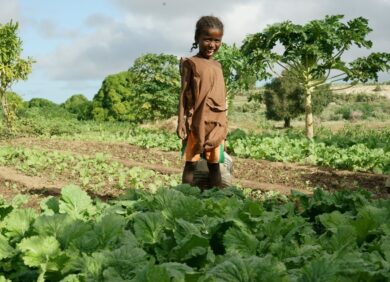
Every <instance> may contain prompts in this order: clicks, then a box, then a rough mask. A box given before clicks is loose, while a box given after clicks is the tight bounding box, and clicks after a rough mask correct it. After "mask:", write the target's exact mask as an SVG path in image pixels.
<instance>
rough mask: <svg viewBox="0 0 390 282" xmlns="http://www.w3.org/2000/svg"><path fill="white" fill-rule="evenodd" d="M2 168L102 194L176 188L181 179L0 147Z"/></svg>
mask: <svg viewBox="0 0 390 282" xmlns="http://www.w3.org/2000/svg"><path fill="white" fill-rule="evenodd" d="M0 165H5V166H12V167H15V168H16V169H17V170H19V171H21V172H23V173H25V174H27V175H39V176H45V177H47V178H49V179H51V180H56V179H61V178H63V179H65V180H66V181H67V182H73V183H77V184H78V185H80V186H81V187H83V188H86V189H89V190H94V191H101V190H102V189H104V190H107V189H108V188H114V189H115V188H119V189H124V188H130V187H131V188H145V189H150V190H155V189H157V188H158V187H159V186H164V185H175V184H177V183H178V181H179V176H178V175H171V176H169V175H163V174H160V173H158V172H155V171H152V170H147V169H143V168H140V167H133V168H129V167H126V166H125V165H123V164H121V163H119V162H116V161H111V160H110V158H109V156H108V155H105V154H103V153H97V154H95V155H94V156H80V155H74V154H71V153H65V152H58V151H50V150H43V149H29V148H23V147H11V146H8V147H0Z"/></svg>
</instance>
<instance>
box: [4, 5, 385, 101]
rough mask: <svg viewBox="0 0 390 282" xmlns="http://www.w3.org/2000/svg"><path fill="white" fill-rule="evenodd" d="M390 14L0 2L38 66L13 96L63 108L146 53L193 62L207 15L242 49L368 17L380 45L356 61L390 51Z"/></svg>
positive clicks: (372, 8)
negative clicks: (275, 33)
mask: <svg viewBox="0 0 390 282" xmlns="http://www.w3.org/2000/svg"><path fill="white" fill-rule="evenodd" d="M389 12H390V0H323V1H319V0H241V1H240V0H214V1H211V0H192V1H189V0H161V1H160V0H78V1H75V0H66V1H65V0H56V1H53V0H0V23H2V24H4V23H6V22H9V21H10V20H11V19H12V20H13V21H14V22H15V21H17V22H19V34H18V35H19V37H20V38H21V39H22V41H23V49H24V50H23V53H22V58H26V57H28V56H29V57H33V59H34V60H35V61H36V63H34V65H33V71H32V73H31V74H30V75H29V77H28V80H26V81H20V82H17V83H16V84H14V85H13V87H12V90H13V91H15V92H16V93H18V94H19V95H20V96H22V98H23V99H24V100H26V101H28V100H30V99H32V98H37V97H39V98H46V99H49V100H51V101H54V102H56V103H62V102H64V101H65V100H66V99H67V98H69V97H70V96H72V95H74V94H83V95H85V96H86V97H87V98H88V99H92V98H93V96H94V95H95V94H96V93H97V92H98V90H99V88H100V87H101V84H102V81H103V80H104V78H105V77H106V76H108V75H110V74H114V73H118V72H121V71H124V70H127V69H129V68H130V67H131V66H132V64H133V62H134V60H135V59H136V58H138V57H140V56H142V55H143V54H146V53H157V54H160V53H164V54H173V55H176V56H178V57H182V56H191V53H190V52H189V50H190V48H191V46H192V43H193V37H194V30H195V23H196V21H197V20H198V18H199V17H200V16H203V15H214V16H217V17H219V18H220V19H221V20H222V21H223V23H224V25H225V33H224V38H223V41H224V42H226V43H228V44H233V43H235V44H236V45H238V46H240V45H241V44H242V42H243V40H244V39H245V37H246V36H247V35H248V34H252V33H256V32H261V31H263V30H264V28H266V27H267V25H270V24H274V23H278V22H282V21H285V20H290V21H292V22H294V23H297V24H305V23H307V22H308V21H310V20H313V19H322V18H324V17H325V15H335V14H342V15H345V20H350V19H353V18H356V17H360V16H361V17H364V18H367V19H368V20H369V26H370V27H371V28H372V29H373V31H372V32H371V33H370V34H369V36H368V38H369V39H370V40H372V41H373V47H372V48H371V49H370V50H365V49H364V50H362V49H358V48H353V49H351V50H350V52H349V53H348V54H347V56H346V58H347V59H353V58H356V57H358V56H365V55H367V54H369V53H370V52H374V51H375V52H390V32H389V31H388V27H389V26H390V15H389ZM380 80H386V81H387V80H390V75H389V74H384V73H382V74H380Z"/></svg>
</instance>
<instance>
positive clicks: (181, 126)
mask: <svg viewBox="0 0 390 282" xmlns="http://www.w3.org/2000/svg"><path fill="white" fill-rule="evenodd" d="M176 134H177V136H179V138H180V139H182V140H184V139H186V138H187V128H186V125H185V123H184V122H179V123H178V124H177V129H176Z"/></svg>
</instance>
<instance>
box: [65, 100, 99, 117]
mask: <svg viewBox="0 0 390 282" xmlns="http://www.w3.org/2000/svg"><path fill="white" fill-rule="evenodd" d="M63 107H64V108H65V109H66V110H68V111H69V112H71V113H72V114H75V115H76V116H77V119H78V120H87V119H90V118H91V110H92V102H91V101H89V100H88V99H87V98H86V97H85V96H84V95H83V94H75V95H73V96H71V97H69V98H68V99H67V100H66V101H65V102H64V104H63Z"/></svg>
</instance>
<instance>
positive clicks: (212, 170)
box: [207, 163, 222, 188]
mask: <svg viewBox="0 0 390 282" xmlns="http://www.w3.org/2000/svg"><path fill="white" fill-rule="evenodd" d="M207 166H208V168H209V179H210V188H213V187H219V188H222V177H221V170H220V168H219V163H216V164H215V163H207Z"/></svg>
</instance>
